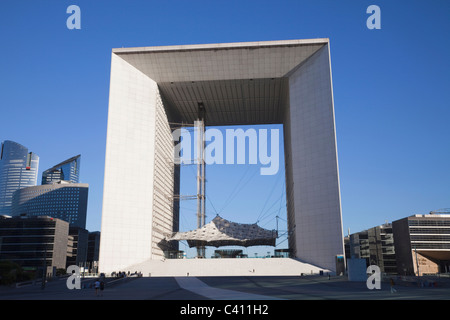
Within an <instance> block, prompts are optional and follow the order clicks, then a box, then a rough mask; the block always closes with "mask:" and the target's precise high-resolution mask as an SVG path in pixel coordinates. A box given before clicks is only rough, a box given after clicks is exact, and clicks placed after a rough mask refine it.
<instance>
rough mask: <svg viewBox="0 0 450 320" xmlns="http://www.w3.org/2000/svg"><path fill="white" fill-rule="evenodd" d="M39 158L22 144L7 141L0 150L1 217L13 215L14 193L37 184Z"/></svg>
mask: <svg viewBox="0 0 450 320" xmlns="http://www.w3.org/2000/svg"><path fill="white" fill-rule="evenodd" d="M38 167H39V157H38V156H37V155H36V154H35V153H33V152H28V149H27V148H26V147H24V146H22V145H21V144H19V143H17V142H14V141H9V140H6V141H4V142H3V143H2V145H1V149H0V215H11V204H12V197H13V193H14V192H15V191H16V190H19V189H21V188H25V187H31V186H35V185H36V184H37V174H38Z"/></svg>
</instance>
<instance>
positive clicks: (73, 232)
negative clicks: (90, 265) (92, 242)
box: [66, 227, 89, 267]
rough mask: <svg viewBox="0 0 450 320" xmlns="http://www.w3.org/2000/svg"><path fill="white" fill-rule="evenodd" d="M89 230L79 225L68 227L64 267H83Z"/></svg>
mask: <svg viewBox="0 0 450 320" xmlns="http://www.w3.org/2000/svg"><path fill="white" fill-rule="evenodd" d="M88 241H89V231H87V230H86V229H83V228H80V227H69V238H68V241H67V261H66V267H68V266H71V265H76V266H79V267H84V266H85V265H86V261H87V254H88Z"/></svg>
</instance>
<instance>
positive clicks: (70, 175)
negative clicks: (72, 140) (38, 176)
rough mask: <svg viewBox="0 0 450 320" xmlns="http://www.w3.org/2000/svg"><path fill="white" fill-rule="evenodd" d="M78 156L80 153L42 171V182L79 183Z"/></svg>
mask: <svg viewBox="0 0 450 320" xmlns="http://www.w3.org/2000/svg"><path fill="white" fill-rule="evenodd" d="M80 158H81V155H77V156H75V157H72V158H70V159H67V160H65V161H63V162H61V163H59V164H57V165H55V166H54V167H52V168H50V169H47V170H45V171H44V172H43V173H42V184H43V185H45V184H52V183H56V182H58V181H68V182H72V183H79V182H80Z"/></svg>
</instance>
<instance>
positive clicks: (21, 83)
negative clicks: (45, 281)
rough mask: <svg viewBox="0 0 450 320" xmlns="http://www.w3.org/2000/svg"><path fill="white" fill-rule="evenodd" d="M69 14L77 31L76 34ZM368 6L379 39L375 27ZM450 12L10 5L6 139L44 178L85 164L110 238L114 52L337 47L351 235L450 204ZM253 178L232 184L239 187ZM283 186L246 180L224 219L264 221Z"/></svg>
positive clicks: (297, 4) (81, 0) (135, 3)
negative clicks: (372, 24)
mask: <svg viewBox="0 0 450 320" xmlns="http://www.w3.org/2000/svg"><path fill="white" fill-rule="evenodd" d="M71 4H75V5H78V6H79V7H80V8H81V27H82V29H81V30H69V29H67V27H66V20H67V18H68V17H69V14H67V13H66V9H67V7H68V6H69V5H71ZM371 4H376V5H378V6H379V7H380V8H381V27H382V28H381V30H369V29H367V27H366V20H367V18H368V17H369V15H368V14H367V13H366V9H367V7H368V6H369V5H371ZM449 16H450V2H448V1H443V0H432V1H384V0H373V1H372V0H371V1H366V0H353V1H348V0H340V1H336V0H330V1H325V0H319V1H300V0H295V1H285V0H281V1H263V0H259V1H235V0H227V1H217V0H214V1H212V0H209V1H196V0H190V1H166V0H165V1H149V0H145V1H144V0H132V1H124V0H120V1H119V0H109V1H104V0H95V1H92V0H90V1H87V0H70V1H66V0H52V1H50V0H40V1H35V0H28V1H23V0H14V1H12V0H8V1H2V2H1V4H0V39H1V50H0V96H1V100H0V101H1V102H0V108H1V110H0V140H6V139H9V140H14V141H17V142H19V143H21V144H23V145H25V146H27V147H28V148H29V149H30V150H31V151H33V152H36V153H37V154H38V155H39V156H40V158H41V160H40V173H41V172H42V170H44V169H46V168H49V167H50V166H52V165H54V164H56V163H58V162H60V161H62V160H65V159H67V158H69V157H71V156H73V155H76V154H81V155H82V164H81V165H82V167H81V168H82V171H81V179H82V182H86V183H89V184H90V194H89V208H88V226H87V227H88V229H89V230H90V231H94V230H100V222H101V207H102V191H103V190H102V189H103V170H104V155H105V142H106V122H107V108H108V94H109V72H110V57H111V49H112V48H117V47H135V46H158V45H179V44H199V43H220V42H240V41H264V40H288V39H308V38H329V39H330V43H331V59H332V70H333V86H334V98H335V111H336V130H337V139H338V155H339V167H340V178H341V193H342V215H343V228H344V232H345V233H347V229H348V228H350V231H351V232H356V231H360V230H362V229H365V228H369V227H372V226H375V225H379V224H382V223H384V222H385V220H388V221H393V220H396V219H398V218H402V217H405V216H408V215H410V214H414V213H427V212H429V211H430V210H433V209H438V208H442V207H450V165H449V163H450V161H449V159H450V143H449V142H450V130H449V127H450V126H449V124H450V103H449V101H450V99H449V98H450V97H449V92H450V62H449V59H448V58H449V56H450V52H449V51H450V40H449V39H450V37H449V35H450V19H449ZM254 169H255V168H251V169H249V170H250V171H251V170H254ZM189 170H190V169H189ZM227 170H228V168H227ZM244 170H245V168H242V167H239V168H235V169H234V171H233V172H231V171H230V172H231V173H230V172H228V171H226V172H227V173H226V174H225V172H224V171H223V172H222V177H223V176H224V175H226V176H227V177H229V179H230V183H233V181H234V183H237V182H238V181H239V179H241V177H242V175H243V174H244V173H245V171H244ZM255 170H256V169H255ZM219 171H220V170H219ZM250 171H249V172H248V174H250V173H251V172H250ZM188 174H189V172H185V176H187V175H188ZM280 174H283V172H281V173H280ZM192 176H193V175H192ZM220 177H221V174H220V172H217V173H215V172H214V168H211V169H210V170H209V176H208V179H209V182H208V194H209V196H210V199H211V201H212V202H213V203H214V207H216V210H220V209H219V208H220V207H222V206H223V204H224V203H226V200H227V199H228V197H229V196H230V193H231V192H229V193H226V192H225V193H223V192H220V191H221V190H220V188H221V184H220V183H218V181H220ZM233 179H234V180H233ZM39 180H40V177H39ZM279 180H280V181H279V182H277V181H278V180H277V177H276V176H275V177H266V178H263V177H258V178H257V179H254V180H252V181H250V182H249V184H248V185H247V186H248V187H250V188H249V189H248V194H245V195H244V194H241V195H240V196H236V197H234V198H232V199H233V201H232V202H231V203H230V205H228V206H227V207H226V209H227V210H229V211H228V213H226V214H229V216H226V214H224V217H225V218H230V217H231V218H235V217H236V214H238V213H237V212H238V211H240V212H239V214H238V216H237V220H238V222H254V221H255V220H256V219H257V217H258V215H259V214H260V213H261V212H262V211H264V210H263V209H264V205H265V203H266V198H267V197H268V195H269V194H270V191H271V190H272V185H273V184H275V183H278V186H277V187H275V190H274V191H273V193H272V196H273V198H271V200H270V201H268V202H267V206H266V208H269V207H270V206H271V205H273V204H274V203H275V202H276V201H277V199H278V198H280V196H281V194H282V188H283V186H284V185H283V179H279ZM222 186H223V184H222ZM251 191H253V192H251ZM221 193H222V195H221ZM284 203H285V202H284ZM190 205H191V204H190ZM277 205H278V204H277ZM277 205H275V206H274V207H273V208H276V206H277ZM183 206H184V205H183ZM208 210H209V212H214V209H213V208H212V206H211V204H210V203H209V202H208ZM242 211H245V212H242ZM184 212H185V213H184V216H183V218H182V223H183V219H187V220H188V221H190V220H189V219H191V218H190V216H189V212H190V211H189V210H187V209H186V211H184ZM232 213H233V214H232ZM191 214H192V213H191ZM212 216H213V215H212ZM266 227H268V228H271V227H272V225H267V226H266Z"/></svg>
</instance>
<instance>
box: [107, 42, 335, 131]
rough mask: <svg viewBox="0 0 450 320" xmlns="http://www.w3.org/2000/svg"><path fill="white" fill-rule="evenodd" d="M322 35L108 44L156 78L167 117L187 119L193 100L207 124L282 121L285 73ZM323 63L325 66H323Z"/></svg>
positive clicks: (286, 97)
mask: <svg viewBox="0 0 450 320" xmlns="http://www.w3.org/2000/svg"><path fill="white" fill-rule="evenodd" d="M328 43H329V40H328V39H326V38H319V39H306V40H303V39H302V40H284V41H259V42H237V43H219V44H197V45H181V46H156V47H137V48H116V49H113V52H112V53H113V55H114V58H117V57H119V58H121V59H123V60H124V61H126V62H127V63H128V64H129V65H131V66H132V67H134V68H135V69H137V70H139V71H140V72H141V73H142V74H144V75H146V76H147V77H148V78H149V79H152V80H153V81H155V82H156V83H158V90H159V92H160V94H161V96H162V97H163V98H164V106H165V108H166V111H167V112H168V114H169V116H170V117H172V118H174V119H171V120H170V121H174V122H187V123H193V122H194V121H195V120H196V119H197V116H198V103H199V102H201V103H203V104H204V106H205V110H206V122H207V124H208V125H209V126H219V125H239V124H240V125H250V124H256V123H257V124H273V123H282V122H283V119H284V118H283V117H284V109H285V106H286V105H288V104H289V101H288V100H289V80H288V78H289V76H290V75H291V74H292V73H293V72H295V71H296V70H297V69H298V68H299V67H300V66H301V65H303V64H304V63H306V61H307V60H309V59H310V58H311V57H313V56H314V55H315V53H317V52H318V51H319V50H320V49H322V48H324V47H326V46H328ZM324 67H328V66H324Z"/></svg>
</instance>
